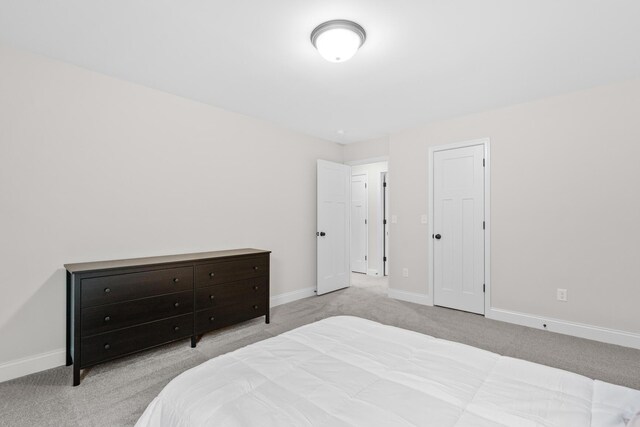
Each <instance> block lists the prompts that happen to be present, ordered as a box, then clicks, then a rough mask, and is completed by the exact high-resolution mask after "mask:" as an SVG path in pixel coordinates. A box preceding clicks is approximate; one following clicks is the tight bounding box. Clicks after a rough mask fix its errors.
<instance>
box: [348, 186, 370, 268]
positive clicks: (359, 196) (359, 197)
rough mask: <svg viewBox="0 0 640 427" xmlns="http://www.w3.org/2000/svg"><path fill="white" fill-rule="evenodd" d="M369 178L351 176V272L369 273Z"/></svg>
mask: <svg viewBox="0 0 640 427" xmlns="http://www.w3.org/2000/svg"><path fill="white" fill-rule="evenodd" d="M368 181H369V176H368V174H367V173H356V174H353V173H352V175H351V271H352V272H353V273H364V274H366V273H367V270H368V256H367V252H368V250H367V248H368V245H369V223H368V217H369V203H368V202H369V197H368V195H367V192H368V191H369V189H368Z"/></svg>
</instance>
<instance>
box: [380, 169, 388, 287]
mask: <svg viewBox="0 0 640 427" xmlns="http://www.w3.org/2000/svg"><path fill="white" fill-rule="evenodd" d="M388 169H389V167H387V172H380V212H379V215H380V221H378V227H379V229H378V232H379V234H378V236H379V239H378V249H379V253H380V270H378V271H379V274H378V275H379V276H381V277H385V276H389V272H388V271H386V269H385V262H384V258H385V256H387V257H388V256H389V254H388V253H386V243H387V242H386V236H385V229H386V228H388V227H389V224H386V227H385V223H384V220H385V213H387V214H388V213H389V212H386V204H385V203H386V194H385V191H386V187H385V186H384V183H385V182H386V180H387V178H388V177H389V170H388ZM385 273H386V274H385Z"/></svg>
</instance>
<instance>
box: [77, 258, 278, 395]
mask: <svg viewBox="0 0 640 427" xmlns="http://www.w3.org/2000/svg"><path fill="white" fill-rule="evenodd" d="M269 256H270V251H264V250H258V249H236V250H229V251H217V252H203V253H195V254H183V255H170V256H160V257H150V258H136V259H125V260H117V261H101V262H85V263H79V264H65V268H66V269H67V366H69V365H72V364H73V385H74V386H76V385H78V384H80V370H81V369H84V368H88V367H90V366H93V365H96V364H98V363H102V362H105V361H107V360H111V359H115V358H117V357H121V356H125V355H128V354H131V353H135V352H138V351H142V350H146V349H149V348H152V347H156V346H159V345H162V344H166V343H169V342H172V341H177V340H180V339H184V338H188V337H191V346H192V347H195V346H196V342H197V339H198V338H199V337H200V336H201V335H202V334H204V333H206V332H209V331H213V330H215V329H218V328H222V327H224V326H229V325H233V324H235V323H239V322H243V321H245V320H249V319H253V318H255V317H260V316H265V317H266V318H265V320H266V323H269Z"/></svg>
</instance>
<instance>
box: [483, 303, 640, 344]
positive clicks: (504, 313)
mask: <svg viewBox="0 0 640 427" xmlns="http://www.w3.org/2000/svg"><path fill="white" fill-rule="evenodd" d="M486 317H487V318H488V319H493V320H500V321H502V322H508V323H514V324H516V325H521V326H528V327H530V328H535V329H542V330H546V331H551V332H556V333H559V334H564V335H571V336H574V337H579V338H586V339H589V340H594V341H600V342H605V343H609V344H616V345H621V346H624V347H631V348H636V349H640V334H637V333H633V332H625V331H620V330H616V329H609V328H603V327H600V326H593V325H587V324H584V323H577V322H569V321H566V320H560V319H553V318H550V317H542V316H536V315H532V314H525V313H518V312H515V311H509V310H503V309H500V308H491V309H489V311H487V314H486ZM544 325H546V327H545V326H544Z"/></svg>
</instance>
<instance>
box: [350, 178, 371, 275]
mask: <svg viewBox="0 0 640 427" xmlns="http://www.w3.org/2000/svg"><path fill="white" fill-rule="evenodd" d="M352 170H353V169H352ZM354 176H364V183H365V187H364V189H365V192H364V217H365V218H364V219H365V220H366V221H367V222H366V223H365V227H364V265H365V268H364V274H366V275H368V274H369V172H361V173H356V174H353V172H352V173H351V184H352V185H351V190H353V177H354ZM352 208H353V191H351V195H350V197H349V245H350V246H349V271H351V273H356V272H355V271H353V262H352V261H353V260H352V259H351V248H352V247H353V233H352V232H353V221H351V214H352V213H353V212H352V211H351V209H352ZM357 274H363V273H357Z"/></svg>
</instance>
